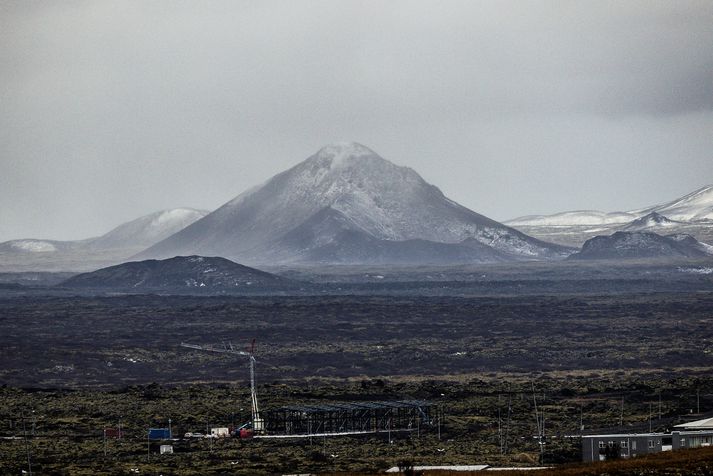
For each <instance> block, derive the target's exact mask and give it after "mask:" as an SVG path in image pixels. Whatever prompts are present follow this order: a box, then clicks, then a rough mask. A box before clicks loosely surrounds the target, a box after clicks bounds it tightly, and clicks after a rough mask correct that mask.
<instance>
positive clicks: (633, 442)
mask: <svg viewBox="0 0 713 476" xmlns="http://www.w3.org/2000/svg"><path fill="white" fill-rule="evenodd" d="M631 449H632V450H636V440H634V441H632V442H631Z"/></svg>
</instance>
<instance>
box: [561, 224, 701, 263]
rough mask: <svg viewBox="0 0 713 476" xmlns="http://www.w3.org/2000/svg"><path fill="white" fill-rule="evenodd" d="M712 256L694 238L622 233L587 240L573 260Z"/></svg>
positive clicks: (571, 257)
mask: <svg viewBox="0 0 713 476" xmlns="http://www.w3.org/2000/svg"><path fill="white" fill-rule="evenodd" d="M712 253H713V247H711V246H709V245H706V244H704V243H701V242H699V241H698V240H696V239H695V238H693V237H692V236H690V235H669V236H661V235H657V234H656V233H646V232H634V233H629V232H625V231H618V232H616V233H614V234H613V235H611V236H596V237H594V238H591V239H589V240H587V241H586V242H585V243H584V245H583V246H582V250H581V251H580V252H579V253H575V254H573V255H572V256H570V259H621V258H666V257H672V258H675V257H679V258H681V257H686V258H702V257H706V256H711V254H712Z"/></svg>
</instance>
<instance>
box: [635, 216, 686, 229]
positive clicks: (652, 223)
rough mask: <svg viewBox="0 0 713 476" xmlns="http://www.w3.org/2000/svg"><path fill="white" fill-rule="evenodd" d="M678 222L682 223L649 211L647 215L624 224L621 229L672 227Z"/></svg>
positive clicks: (678, 223)
mask: <svg viewBox="0 0 713 476" xmlns="http://www.w3.org/2000/svg"><path fill="white" fill-rule="evenodd" d="M680 224H682V222H679V221H675V220H669V219H668V218H666V217H665V216H663V215H661V214H660V213H657V212H651V213H649V214H648V215H644V216H642V217H641V218H637V219H636V220H634V221H632V222H631V223H629V224H628V225H626V226H625V227H624V228H623V231H642V230H652V229H660V228H672V227H675V226H677V225H680Z"/></svg>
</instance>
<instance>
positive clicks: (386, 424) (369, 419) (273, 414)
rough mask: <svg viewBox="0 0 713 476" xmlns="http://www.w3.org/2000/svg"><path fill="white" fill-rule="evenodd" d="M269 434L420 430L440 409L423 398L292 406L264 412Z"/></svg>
mask: <svg viewBox="0 0 713 476" xmlns="http://www.w3.org/2000/svg"><path fill="white" fill-rule="evenodd" d="M262 416H263V418H264V419H265V430H266V433H267V434H268V435H271V436H278V435H291V436H309V435H325V434H349V433H354V434H362V433H379V432H398V431H420V429H421V427H422V426H430V425H434V424H435V423H436V421H437V418H440V412H439V411H438V409H437V407H435V406H434V405H432V404H431V403H429V402H426V401H422V400H398V401H381V402H374V401H364V402H345V403H329V404H314V405H290V406H286V407H282V408H277V409H273V410H267V411H263V412H262Z"/></svg>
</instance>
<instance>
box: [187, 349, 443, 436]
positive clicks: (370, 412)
mask: <svg viewBox="0 0 713 476" xmlns="http://www.w3.org/2000/svg"><path fill="white" fill-rule="evenodd" d="M181 347H185V348H188V349H194V350H201V351H206V352H217V353H223V354H231V355H235V356H238V357H243V358H244V357H247V359H248V363H249V367H250V403H251V415H252V418H251V420H250V421H249V422H246V423H244V424H242V425H241V426H239V427H237V428H235V429H233V434H234V436H237V437H240V438H311V437H318V436H324V437H326V436H348V435H363V434H369V433H387V434H389V440H390V439H391V438H390V434H391V433H392V432H393V433H398V432H415V433H416V435H417V436H420V433H421V430H422V429H423V430H426V429H429V428H436V429H437V431H438V434H439V437H440V424H441V417H442V415H441V411H440V408H439V407H438V406H435V405H432V404H431V403H429V402H427V401H423V400H396V401H357V402H340V403H329V404H317V403H313V404H302V405H288V406H283V407H280V408H275V409H270V410H267V411H263V412H261V411H260V407H259V405H258V398H257V390H256V389H257V384H256V373H255V364H256V359H255V340H253V341H252V344H251V346H250V349H249V350H247V351H243V350H240V349H238V348H237V347H236V346H234V345H233V344H231V343H223V344H220V345H210V344H209V345H199V344H188V343H181Z"/></svg>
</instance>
